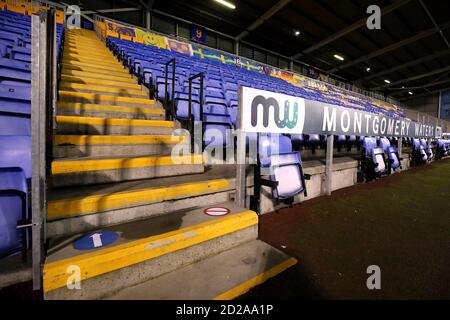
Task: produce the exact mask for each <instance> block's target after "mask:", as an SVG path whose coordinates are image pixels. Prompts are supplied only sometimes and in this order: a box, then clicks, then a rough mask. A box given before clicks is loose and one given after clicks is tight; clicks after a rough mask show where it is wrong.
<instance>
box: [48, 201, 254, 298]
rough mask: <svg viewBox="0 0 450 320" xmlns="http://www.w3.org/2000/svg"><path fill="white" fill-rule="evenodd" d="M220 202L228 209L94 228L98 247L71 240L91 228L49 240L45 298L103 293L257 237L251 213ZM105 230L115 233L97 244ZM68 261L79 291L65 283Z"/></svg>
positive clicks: (68, 279) (94, 295)
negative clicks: (108, 241) (220, 212)
mask: <svg viewBox="0 0 450 320" xmlns="http://www.w3.org/2000/svg"><path fill="white" fill-rule="evenodd" d="M220 206H221V207H226V208H228V209H229V210H230V213H229V214H227V215H225V216H210V215H207V214H205V213H204V210H205V209H206V208H205V207H199V208H196V209H191V210H186V211H180V212H173V213H171V214H170V215H165V216H160V217H154V218H150V219H147V220H142V221H137V222H133V223H129V224H124V225H118V226H115V227H110V228H104V229H102V230H97V232H95V233H93V234H94V235H96V237H97V242H96V245H97V249H92V250H88V251H79V250H77V249H75V248H74V246H73V245H74V241H75V240H76V239H79V238H80V237H82V236H87V237H89V236H90V235H93V234H92V233H91V234H78V235H75V236H72V237H65V238H61V239H53V240H52V241H50V244H49V250H48V256H47V259H46V262H45V265H44V273H43V274H44V275H43V281H44V295H45V299H77V300H79V299H99V298H103V297H105V296H107V295H111V294H114V293H115V292H117V291H118V290H121V289H124V288H127V287H130V286H133V285H137V284H140V283H143V282H144V281H147V280H150V279H153V278H156V277H158V276H161V275H163V274H166V273H169V272H171V271H174V270H177V269H180V268H182V267H185V266H187V265H189V264H192V263H194V262H196V261H199V260H202V259H205V258H207V257H208V256H212V255H216V254H218V253H220V252H223V251H226V250H228V249H230V248H233V247H235V246H237V245H240V244H243V243H246V242H249V241H252V240H255V239H256V238H257V236H258V216H257V215H256V213H255V212H252V211H249V210H246V209H244V208H239V207H237V206H236V205H235V204H234V203H231V202H228V203H223V204H221V205H220ZM105 231H110V232H115V233H116V234H117V235H118V238H117V240H116V241H115V242H113V243H112V244H109V245H107V246H105V247H101V246H100V247H99V243H98V241H99V240H98V239H100V242H101V241H102V238H101V236H102V232H105ZM92 245H94V243H92ZM72 266H77V267H79V270H80V271H81V273H80V289H79V290H70V289H69V288H67V283H68V281H69V283H70V277H71V273H68V271H67V270H68V268H70V267H72ZM171 287H172V288H174V289H175V290H176V287H177V286H174V285H173V284H172V285H171Z"/></svg>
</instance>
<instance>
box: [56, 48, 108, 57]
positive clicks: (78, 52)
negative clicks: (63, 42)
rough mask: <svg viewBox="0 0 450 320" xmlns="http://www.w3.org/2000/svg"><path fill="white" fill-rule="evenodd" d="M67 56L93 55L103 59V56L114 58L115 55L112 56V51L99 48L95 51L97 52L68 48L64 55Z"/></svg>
mask: <svg viewBox="0 0 450 320" xmlns="http://www.w3.org/2000/svg"><path fill="white" fill-rule="evenodd" d="M67 54H76V55H81V56H84V55H92V56H99V57H103V56H108V57H114V55H113V54H112V52H111V51H109V50H108V49H104V50H103V49H100V48H98V49H97V50H95V52H92V50H88V49H82V48H77V49H75V48H68V49H65V50H64V55H67Z"/></svg>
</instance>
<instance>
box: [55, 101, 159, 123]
mask: <svg viewBox="0 0 450 320" xmlns="http://www.w3.org/2000/svg"><path fill="white" fill-rule="evenodd" d="M57 110H58V115H66V116H84V117H99V118H119V119H147V120H164V109H163V108H162V107H161V106H160V105H159V104H158V103H155V104H154V105H152V106H148V107H139V108H137V107H124V106H111V105H102V104H93V103H80V102H58V109H57Z"/></svg>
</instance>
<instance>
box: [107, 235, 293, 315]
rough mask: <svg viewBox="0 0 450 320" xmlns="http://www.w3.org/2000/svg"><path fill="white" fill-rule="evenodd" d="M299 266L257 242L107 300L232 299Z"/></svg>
mask: <svg viewBox="0 0 450 320" xmlns="http://www.w3.org/2000/svg"><path fill="white" fill-rule="evenodd" d="M295 264H297V260H296V259H295V258H291V257H289V256H288V255H287V254H285V253H283V252H281V251H280V250H278V249H276V248H274V247H272V246H271V245H269V244H267V243H265V242H262V241H260V240H253V241H250V242H247V243H243V244H241V245H239V246H237V247H234V248H232V249H228V250H226V251H224V252H221V253H219V254H216V255H213V256H210V257H208V258H206V259H204V260H200V261H198V262H195V263H193V264H191V265H188V266H186V267H183V268H181V269H177V270H175V271H172V272H170V273H167V274H165V275H162V276H160V277H157V278H154V279H151V280H147V281H146V282H143V283H140V284H137V285H135V286H132V287H128V288H125V289H122V290H119V291H118V292H116V293H114V294H112V295H111V296H108V297H106V299H107V300H231V299H234V298H237V297H239V296H241V295H243V294H244V293H246V292H247V291H249V290H250V289H251V288H253V287H256V286H257V285H260V284H262V283H264V282H265V281H267V280H268V279H270V278H272V277H274V276H276V275H278V274H280V273H281V272H283V271H284V270H286V269H288V268H290V267H292V266H293V265H295ZM175 283H176V284H177V285H176V286H174V285H173V284H175ZM211 313H212V312H211Z"/></svg>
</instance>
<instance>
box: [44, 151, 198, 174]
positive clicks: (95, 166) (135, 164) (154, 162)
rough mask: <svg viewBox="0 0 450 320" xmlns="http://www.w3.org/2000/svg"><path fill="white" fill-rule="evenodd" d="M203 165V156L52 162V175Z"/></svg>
mask: <svg viewBox="0 0 450 320" xmlns="http://www.w3.org/2000/svg"><path fill="white" fill-rule="evenodd" d="M183 164H184V165H188V164H189V165H191V164H203V155H188V156H163V157H158V156H152V157H139V158H117V159H96V160H66V161H58V160H55V161H53V162H52V169H51V170H52V174H53V175H58V174H67V173H78V172H91V171H102V170H116V169H132V168H143V167H164V166H178V165H183Z"/></svg>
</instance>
